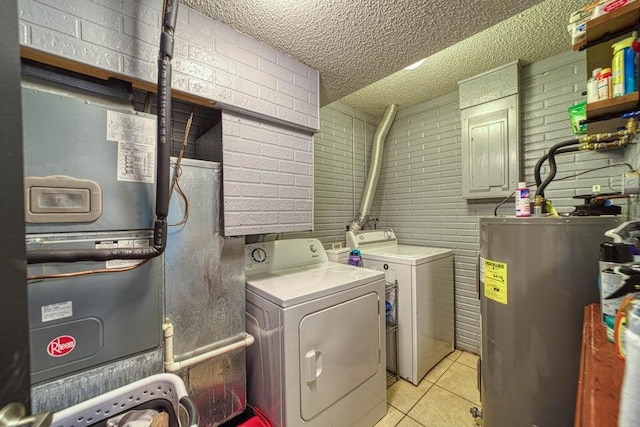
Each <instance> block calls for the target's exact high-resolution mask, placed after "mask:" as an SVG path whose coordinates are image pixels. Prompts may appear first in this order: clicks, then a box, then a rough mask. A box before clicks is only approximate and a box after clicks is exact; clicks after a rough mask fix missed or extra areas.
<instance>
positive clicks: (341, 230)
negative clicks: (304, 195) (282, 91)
mask: <svg viewBox="0 0 640 427" xmlns="http://www.w3.org/2000/svg"><path fill="white" fill-rule="evenodd" d="M320 120H321V127H320V132H319V133H318V134H316V135H315V138H314V155H315V164H314V169H315V170H316V173H315V186H314V204H315V209H314V214H315V221H314V222H315V224H314V231H313V232H312V233H293V234H287V235H286V236H284V237H285V238H299V237H316V238H318V239H320V241H321V242H323V243H324V244H325V246H327V245H328V244H329V243H333V242H340V241H342V242H344V241H345V226H346V225H347V224H349V223H350V222H351V220H352V219H353V217H354V216H355V214H356V211H357V210H358V207H359V205H360V197H361V196H362V191H363V188H364V179H365V172H366V170H367V169H368V166H369V165H368V161H369V158H368V153H369V152H370V149H371V142H372V140H373V134H374V133H375V129H376V124H377V122H378V120H377V119H376V118H374V117H372V116H370V115H365V114H364V113H362V112H359V111H356V110H354V109H353V108H351V107H349V106H347V105H345V104H344V103H342V102H334V103H333V104H330V105H327V106H325V107H323V108H321V109H320Z"/></svg>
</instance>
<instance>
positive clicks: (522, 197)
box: [516, 182, 531, 217]
mask: <svg viewBox="0 0 640 427" xmlns="http://www.w3.org/2000/svg"><path fill="white" fill-rule="evenodd" d="M516 216H517V217H527V216H531V201H530V200H529V189H528V188H527V183H526V182H520V183H518V188H517V189H516Z"/></svg>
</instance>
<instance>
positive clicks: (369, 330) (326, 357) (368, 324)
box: [298, 292, 383, 421]
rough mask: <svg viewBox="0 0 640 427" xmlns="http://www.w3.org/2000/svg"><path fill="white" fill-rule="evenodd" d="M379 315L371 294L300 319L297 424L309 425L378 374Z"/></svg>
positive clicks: (374, 296)
mask: <svg viewBox="0 0 640 427" xmlns="http://www.w3.org/2000/svg"><path fill="white" fill-rule="evenodd" d="M380 316H381V314H380V312H379V300H378V294H377V293H375V292H371V293H369V294H366V295H363V296H360V297H358V298H354V299H352V300H349V301H345V302H343V303H341V304H337V305H334V306H331V307H328V308H326V309H324V310H321V311H317V312H315V313H312V314H310V315H308V316H305V317H304V318H303V319H302V321H301V322H300V326H299V331H298V333H299V338H300V394H301V396H300V401H301V405H300V406H301V408H300V409H301V416H302V419H304V420H305V421H309V420H311V419H312V418H313V417H315V416H316V415H318V414H320V413H321V412H322V411H324V410H325V409H327V408H328V407H329V406H331V405H333V404H334V403H335V402H337V401H338V400H340V399H342V398H343V397H344V396H346V395H347V394H348V393H349V392H351V391H352V390H354V389H356V388H357V387H358V386H360V385H361V384H363V383H364V382H365V381H367V380H368V379H369V378H371V377H372V376H373V375H375V374H376V373H377V372H378V370H379V369H383V367H381V361H380V354H381V342H380V328H381V327H382V323H381V319H380Z"/></svg>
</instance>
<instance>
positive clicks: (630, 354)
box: [618, 302, 640, 427]
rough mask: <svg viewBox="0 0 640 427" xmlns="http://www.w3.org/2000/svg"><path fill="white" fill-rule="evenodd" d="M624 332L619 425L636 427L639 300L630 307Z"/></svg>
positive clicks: (639, 387) (639, 390) (639, 406)
mask: <svg viewBox="0 0 640 427" xmlns="http://www.w3.org/2000/svg"><path fill="white" fill-rule="evenodd" d="M624 334H625V348H626V356H625V368H624V377H623V379H622V390H621V391H620V411H619V412H618V427H634V426H637V425H638V421H639V420H640V399H638V396H640V304H638V303H637V302H633V303H632V304H631V307H630V308H629V311H628V313H627V330H626V331H625V333H624Z"/></svg>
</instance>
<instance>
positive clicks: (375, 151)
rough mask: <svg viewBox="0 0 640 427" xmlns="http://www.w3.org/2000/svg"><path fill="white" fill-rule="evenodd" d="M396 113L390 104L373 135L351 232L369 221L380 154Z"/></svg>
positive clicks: (359, 228)
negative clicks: (367, 169) (369, 158)
mask: <svg viewBox="0 0 640 427" xmlns="http://www.w3.org/2000/svg"><path fill="white" fill-rule="evenodd" d="M397 112H398V106H397V105H396V104H391V105H389V106H388V107H387V109H386V111H385V112H384V115H383V116H382V119H380V123H378V129H377V130H376V133H375V135H373V144H372V147H371V162H370V163H369V175H368V177H367V182H366V184H365V187H364V192H363V193H362V201H361V202H360V209H359V210H358V215H357V216H356V217H355V218H354V219H353V221H351V224H350V225H349V229H350V230H352V231H360V230H362V229H363V228H364V226H365V225H366V224H367V221H369V214H370V213H371V204H372V203H373V196H374V195H375V194H376V187H377V186H378V178H379V177H380V169H382V152H383V151H384V140H385V139H386V138H387V134H388V133H389V128H391V124H392V123H393V120H394V119H395V118H396V113H397Z"/></svg>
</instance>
